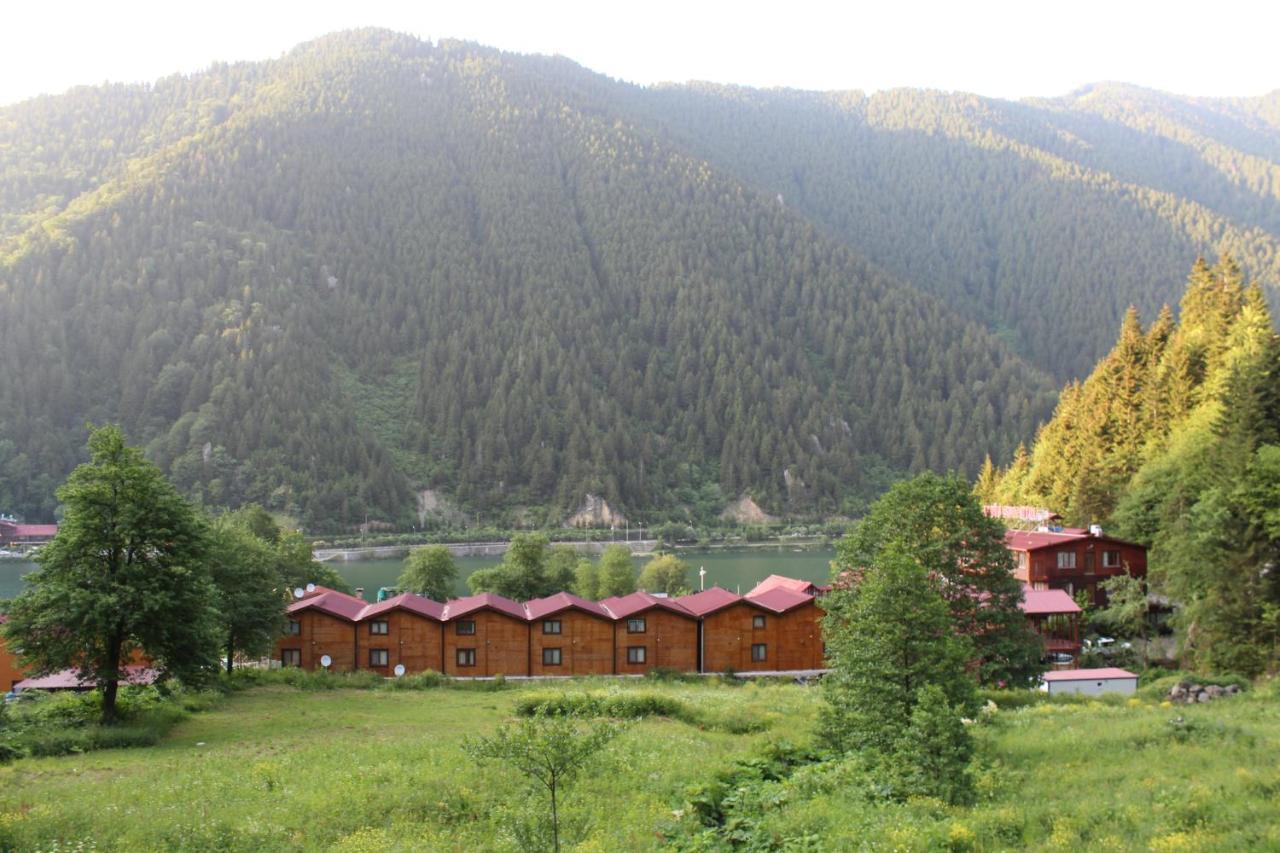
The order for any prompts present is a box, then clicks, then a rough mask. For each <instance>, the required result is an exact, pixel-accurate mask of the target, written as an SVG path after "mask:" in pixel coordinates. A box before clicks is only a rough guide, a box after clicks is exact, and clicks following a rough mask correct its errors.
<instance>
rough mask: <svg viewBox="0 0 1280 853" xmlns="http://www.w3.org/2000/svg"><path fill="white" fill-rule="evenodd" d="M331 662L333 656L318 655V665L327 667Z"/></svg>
mask: <svg viewBox="0 0 1280 853" xmlns="http://www.w3.org/2000/svg"><path fill="white" fill-rule="evenodd" d="M332 663H333V658H331V657H329V656H328V655H320V665H321V666H322V667H324V668H325V669H328V668H329V666H330V665H331V664H332Z"/></svg>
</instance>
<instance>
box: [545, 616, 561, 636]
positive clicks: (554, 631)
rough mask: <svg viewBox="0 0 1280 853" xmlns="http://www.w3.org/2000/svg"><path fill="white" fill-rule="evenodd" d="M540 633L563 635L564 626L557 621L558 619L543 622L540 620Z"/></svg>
mask: <svg viewBox="0 0 1280 853" xmlns="http://www.w3.org/2000/svg"><path fill="white" fill-rule="evenodd" d="M552 626H555V627H554V628H553V627H552ZM542 633H544V634H563V633H564V625H562V624H561V623H560V620H559V619H543V620H542Z"/></svg>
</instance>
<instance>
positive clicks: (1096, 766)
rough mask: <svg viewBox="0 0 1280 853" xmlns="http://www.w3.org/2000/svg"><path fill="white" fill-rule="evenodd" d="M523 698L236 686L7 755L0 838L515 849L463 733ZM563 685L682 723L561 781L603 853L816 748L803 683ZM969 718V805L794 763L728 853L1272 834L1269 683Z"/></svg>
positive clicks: (647, 839)
mask: <svg viewBox="0 0 1280 853" xmlns="http://www.w3.org/2000/svg"><path fill="white" fill-rule="evenodd" d="M529 689H532V688H525V687H511V686H508V687H507V688H506V689H501V690H492V691H486V690H476V689H460V688H456V687H455V688H437V689H432V690H424V691H408V690H406V691H388V690H359V689H339V690H325V691H302V690H297V689H294V688H292V687H287V686H279V685H277V686H266V687H256V688H253V689H250V690H247V691H244V692H240V693H235V694H232V695H231V696H229V697H227V698H226V699H224V700H222V701H221V702H219V703H218V704H217V705H216V707H214V708H213V709H212V710H209V711H205V712H201V713H197V714H194V715H193V716H191V717H189V718H188V719H186V720H184V721H183V722H181V723H179V724H178V725H177V726H176V727H175V728H173V729H172V730H171V731H170V732H169V734H168V735H167V736H166V737H165V738H164V739H163V740H162V742H161V743H160V744H159V745H157V746H154V747H150V748H135V749H117V750H103V751H98V752H92V753H87V754H80V755H70V756H63V757H59V758H24V759H20V760H18V761H17V762H15V763H13V764H11V765H9V766H7V767H4V768H0V780H2V781H3V784H0V847H3V849H15V850H59V851H63V850H89V849H98V850H122V851H125V850H127V851H143V850H207V849H231V850H255V851H256V850H285V849H314V850H325V849H337V850H490V849H514V843H513V841H512V840H511V838H512V836H511V834H510V832H509V831H508V830H509V827H510V826H512V825H513V822H516V823H518V821H519V820H520V819H522V817H527V812H528V810H529V809H530V808H532V807H534V805H535V804H536V801H535V800H533V799H531V798H530V797H529V796H528V795H527V793H526V788H525V787H524V783H523V782H522V781H521V780H520V779H519V778H518V777H517V776H516V775H515V774H513V773H511V772H507V771H505V770H503V769H502V768H496V767H476V766H474V765H472V763H471V762H470V761H469V760H468V759H467V758H466V756H465V755H464V754H463V752H462V751H461V749H460V741H461V739H462V737H463V736H464V735H466V734H468V733H487V732H489V731H491V730H492V729H493V727H494V726H495V725H496V724H497V723H498V722H499V721H501V720H503V719H504V718H507V717H509V716H510V715H511V713H512V708H513V706H514V704H515V702H516V701H518V700H519V698H520V697H521V696H523V695H526V694H527V692H528V690H529ZM538 689H539V690H540V691H543V692H545V691H546V690H547V688H546V687H541V688H538ZM554 689H555V690H561V689H564V690H570V691H579V690H583V689H590V690H593V691H637V690H640V691H649V692H654V693H660V694H663V695H665V696H669V697H675V698H676V699H678V700H680V702H681V703H683V705H684V706H685V707H686V708H688V709H690V711H691V715H692V718H693V719H694V720H695V722H694V723H689V722H680V721H677V720H674V719H667V718H649V719H646V720H644V721H642V722H638V723H635V724H634V725H633V726H632V727H631V728H630V729H629V730H628V731H627V732H626V733H625V734H624V735H623V736H622V737H621V738H620V739H619V740H617V741H615V742H614V744H613V745H612V746H611V747H610V748H609V752H608V753H607V755H606V757H605V758H604V759H603V760H602V761H601V763H600V764H598V765H597V766H596V767H595V769H593V770H592V771H590V772H589V773H588V775H587V776H585V777H584V778H583V779H582V780H581V781H580V782H579V783H578V784H577V785H576V786H575V788H573V790H572V792H571V794H570V799H569V805H568V809H567V823H568V824H569V826H570V830H571V834H572V835H573V837H574V838H575V840H576V841H577V842H578V846H577V848H576V849H580V850H600V851H605V850H608V851H616V850H633V849H654V848H659V847H662V846H664V844H665V843H666V842H667V841H668V840H669V839H674V840H680V839H685V840H687V839H688V838H689V835H688V833H689V831H690V830H691V829H694V828H695V827H694V826H693V824H694V819H693V817H692V816H691V814H692V811H693V810H691V809H690V808H688V803H687V800H688V799H689V791H690V789H691V788H694V787H696V786H705V785H707V784H708V783H710V782H712V781H713V780H714V779H715V777H716V774H717V773H718V772H721V771H725V770H729V769H731V768H732V767H733V766H734V762H735V761H737V760H740V759H747V758H750V757H752V756H756V755H759V754H760V753H761V751H762V750H763V749H764V748H765V747H766V744H767V743H768V742H771V741H778V740H783V739H788V740H792V741H805V740H807V739H808V737H809V733H810V731H811V728H812V726H813V723H814V720H815V717H816V714H817V710H818V707H819V705H820V702H821V693H820V691H818V690H815V689H812V688H805V687H798V686H792V685H755V684H748V685H746V686H739V687H731V686H726V685H724V684H721V683H719V682H711V681H708V682H706V683H700V684H688V683H662V682H654V681H635V682H626V683H622V684H615V683H607V682H603V681H601V682H589V683H586V684H582V683H576V684H572V685H561V686H558V687H556V688H554ZM743 730H754V731H751V732H750V733H747V734H741V733H738V734H735V733H733V732H741V731H743ZM974 730H975V731H976V732H977V733H978V739H979V743H980V764H981V766H980V767H979V769H978V771H977V786H978V790H979V798H980V799H979V802H978V803H977V804H976V805H975V806H973V807H972V808H966V807H948V806H944V805H942V804H940V803H937V802H934V801H913V802H908V803H893V802H887V801H883V800H881V799H877V797H876V796H875V792H874V791H873V790H869V788H868V785H867V784H866V783H865V781H862V777H860V776H859V775H858V774H857V773H856V772H854V770H853V769H852V767H849V766H846V767H841V766H836V767H835V768H834V769H831V765H827V768H828V769H827V770H824V771H823V772H810V771H811V770H813V768H801V770H799V771H797V772H795V773H793V774H792V775H790V776H789V777H788V778H786V779H783V780H781V781H776V782H767V783H764V784H762V785H759V786H757V787H756V788H754V789H753V792H754V793H753V794H752V797H754V798H756V800H757V801H755V802H753V803H752V804H751V809H753V810H754V811H755V812H757V813H758V814H759V818H758V820H756V821H754V822H753V823H751V824H750V831H749V833H748V835H749V837H750V840H751V843H752V844H753V845H754V846H749V847H746V848H741V849H760V850H763V849H783V845H784V844H785V845H786V849H806V850H807V849H813V850H825V849H830V850H848V849H857V848H876V849H901V850H926V849H947V848H950V849H978V850H993V849H1015V848H1021V847H1032V848H1042V849H1082V848H1090V849H1114V850H1129V849H1152V850H1202V849H1223V850H1226V849H1243V848H1250V847H1252V848H1270V849H1275V848H1277V847H1280V701H1277V698H1276V695H1275V691H1274V690H1273V689H1270V688H1262V689H1259V690H1255V691H1253V692H1251V693H1249V694H1246V695H1243V696H1240V697H1235V698H1231V699H1224V700H1219V701H1217V702H1215V703H1210V704H1207V705H1201V706H1195V707H1191V708H1181V707H1176V708H1175V707H1168V706H1164V705H1162V704H1161V703H1160V702H1158V701H1156V700H1154V699H1134V700H1129V701H1127V702H1107V703H1102V702H1089V703H1054V704H1044V703H1036V704H1031V705H1029V706H1027V707H1024V708H1005V709H1002V710H1000V711H998V712H996V713H994V714H992V715H990V717H988V718H987V719H986V720H984V721H983V722H980V723H978V724H977V725H976V726H975V729H974ZM744 826H745V824H744ZM724 837H725V836H724V835H723V834H722V835H721V836H720V842H718V843H727V842H724ZM702 840H703V842H705V841H706V840H707V838H706V837H705V836H704V838H703V839H702ZM698 849H709V848H706V847H703V848H698ZM724 849H729V848H728V847H725V848H724Z"/></svg>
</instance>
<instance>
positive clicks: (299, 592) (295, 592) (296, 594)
mask: <svg viewBox="0 0 1280 853" xmlns="http://www.w3.org/2000/svg"><path fill="white" fill-rule="evenodd" d="M304 595H306V593H305V592H303V591H302V587H300V586H299V587H294V589H293V597H294V598H302V596H304Z"/></svg>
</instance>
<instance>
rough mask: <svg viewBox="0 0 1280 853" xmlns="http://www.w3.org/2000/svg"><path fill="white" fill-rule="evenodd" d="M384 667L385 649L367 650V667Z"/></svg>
mask: <svg viewBox="0 0 1280 853" xmlns="http://www.w3.org/2000/svg"><path fill="white" fill-rule="evenodd" d="M384 624H385V623H384ZM386 665H387V650H386V649H369V666H386Z"/></svg>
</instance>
